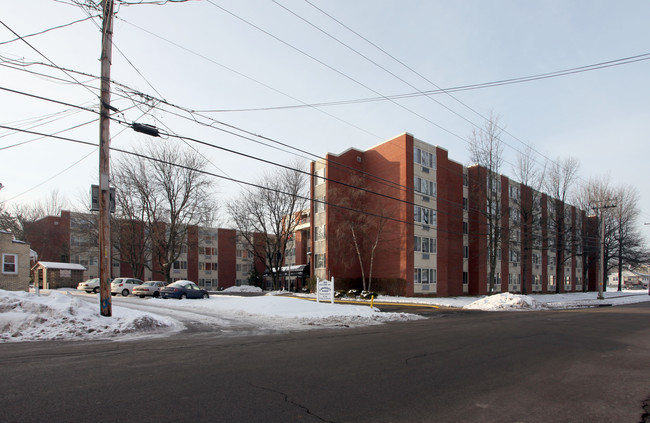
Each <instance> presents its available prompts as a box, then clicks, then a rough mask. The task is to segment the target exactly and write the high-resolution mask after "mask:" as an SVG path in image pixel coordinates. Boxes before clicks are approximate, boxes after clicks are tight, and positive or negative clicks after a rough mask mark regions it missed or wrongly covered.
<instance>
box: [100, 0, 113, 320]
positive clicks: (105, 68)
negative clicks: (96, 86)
mask: <svg viewBox="0 0 650 423" xmlns="http://www.w3.org/2000/svg"><path fill="white" fill-rule="evenodd" d="M102 10H103V19H102V55H101V58H100V60H101V67H102V71H101V75H102V80H101V94H100V102H99V103H100V104H99V279H100V283H99V287H100V302H99V308H100V313H101V315H102V316H106V317H110V316H111V315H112V309H111V285H110V278H111V266H112V263H111V228H110V215H111V214H110V147H111V135H110V122H111V121H110V104H111V56H112V52H113V0H102Z"/></svg>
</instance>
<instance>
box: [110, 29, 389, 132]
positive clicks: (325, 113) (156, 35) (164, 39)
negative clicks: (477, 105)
mask: <svg viewBox="0 0 650 423" xmlns="http://www.w3.org/2000/svg"><path fill="white" fill-rule="evenodd" d="M116 18H117V19H119V20H121V21H122V22H124V23H126V24H128V25H131V26H133V27H135V28H137V29H139V30H141V31H143V32H146V33H147V34H149V35H151V36H153V37H156V38H158V39H160V40H163V41H165V42H167V43H169V44H171V45H173V46H175V47H177V48H179V49H181V50H183V51H186V52H188V53H190V54H193V55H195V56H197V57H200V58H201V59H204V60H206V61H208V62H210V63H212V64H214V65H217V66H219V67H221V68H223V69H225V70H227V71H229V72H232V73H234V74H236V75H238V76H240V77H242V78H245V79H247V80H249V81H252V82H254V83H256V84H258V85H261V86H263V87H265V88H267V89H269V90H271V91H273V92H276V93H278V94H281V95H283V96H285V97H287V98H289V99H291V100H294V101H297V102H299V103H301V104H304V105H307V103H306V102H304V101H302V100H300V99H298V98H296V97H294V96H291V95H290V94H287V93H285V92H284V91H281V90H278V89H277V88H274V87H272V86H270V85H268V84H265V83H264V82H261V81H259V80H257V79H255V78H253V77H251V76H248V75H246V74H244V73H242V72H239V71H237V70H235V69H233V68H231V67H229V66H226V65H224V64H222V63H219V62H217V61H216V60H214V59H211V58H209V57H207V56H205V55H203V54H201V53H198V52H196V51H194V50H192V49H190V48H187V47H185V46H182V45H181V44H178V43H176V42H174V41H171V40H169V39H167V38H165V37H163V36H161V35H158V34H155V33H153V32H151V31H149V30H147V29H144V28H142V27H141V26H138V25H136V24H133V23H131V22H129V21H127V20H125V19H123V18H120V17H116ZM307 107H310V106H307ZM311 108H312V109H314V110H316V111H318V112H319V113H322V114H324V115H327V116H329V117H331V118H332V119H335V120H338V121H339V122H341V123H343V124H345V125H347V126H350V127H351V128H354V129H357V130H358V131H361V132H364V133H366V134H368V135H370V136H372V137H374V138H377V139H383V137H381V136H379V135H377V134H373V133H372V132H369V131H368V130H366V129H363V128H361V127H359V126H357V125H355V124H353V123H351V122H348V121H346V120H345V119H342V118H340V117H338V116H336V115H333V114H331V113H328V112H326V111H324V110H321V109H319V108H317V107H311Z"/></svg>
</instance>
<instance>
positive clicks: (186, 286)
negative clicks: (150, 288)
mask: <svg viewBox="0 0 650 423" xmlns="http://www.w3.org/2000/svg"><path fill="white" fill-rule="evenodd" d="M160 295H162V297H163V298H165V299H167V298H179V299H181V300H182V299H184V298H209V297H210V294H208V291H206V290H205V289H203V288H200V287H199V286H198V285H197V284H195V283H194V282H192V281H186V280H180V281H176V282H172V283H170V284H169V285H167V286H166V287H164V288H162V289H161V290H160Z"/></svg>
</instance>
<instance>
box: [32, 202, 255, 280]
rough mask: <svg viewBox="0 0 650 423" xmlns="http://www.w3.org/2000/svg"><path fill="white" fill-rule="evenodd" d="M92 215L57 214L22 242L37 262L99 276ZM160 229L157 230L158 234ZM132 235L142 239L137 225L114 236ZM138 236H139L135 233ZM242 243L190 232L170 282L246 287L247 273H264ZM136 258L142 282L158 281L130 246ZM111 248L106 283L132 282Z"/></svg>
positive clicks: (215, 232) (152, 264)
mask: <svg viewBox="0 0 650 423" xmlns="http://www.w3.org/2000/svg"><path fill="white" fill-rule="evenodd" d="M92 222H93V218H92V215H89V214H85V213H73V212H69V211H65V210H64V211H62V212H61V215H60V216H47V217H45V218H43V219H40V220H38V221H36V222H33V223H31V224H29V225H27V227H26V228H25V236H26V238H27V239H30V240H33V242H32V246H33V249H34V250H35V251H36V252H37V253H38V254H39V257H40V259H41V260H43V261H55V262H65V263H67V262H69V263H76V264H81V265H83V266H84V267H86V269H87V270H86V272H85V274H84V277H85V278H87V279H89V278H94V277H97V275H98V274H99V266H98V243H97V235H96V233H95V232H94V231H93V229H92V228H93V224H92ZM163 229H164V225H161V226H160V228H159V230H163ZM132 231H136V236H135V237H129V238H133V239H138V237H140V238H143V237H144V235H143V234H144V232H143V231H144V228H142V226H141V225H135V226H129V227H128V229H127V227H126V226H122V227H120V228H119V230H118V231H117V232H121V235H125V233H126V232H128V233H131V232H132ZM138 231H140V232H138ZM244 245H245V244H244V243H243V238H242V237H241V235H238V234H237V231H235V230H233V229H222V228H203V227H196V226H192V227H189V228H188V230H187V235H186V236H185V240H184V242H183V245H182V247H181V248H182V249H181V254H180V256H179V258H178V260H176V261H175V262H174V263H173V264H172V269H171V275H170V276H171V278H172V279H173V280H179V279H189V280H192V281H195V282H196V283H197V284H198V285H200V286H202V287H205V288H207V289H213V290H214V289H219V288H228V287H230V286H234V285H242V284H243V285H246V284H247V283H248V278H249V275H250V273H251V270H252V269H253V268H255V269H257V271H258V272H260V273H263V272H264V265H263V263H261V261H260V260H259V259H256V258H255V257H254V256H253V254H252V252H251V251H250V248H246V247H244ZM136 247H137V248H136V254H139V255H140V256H141V260H142V263H141V264H142V265H143V266H144V275H143V277H144V279H145V280H161V279H164V276H163V274H162V272H161V271H160V269H161V268H160V265H159V264H158V263H157V262H156V260H153V261H152V260H151V258H150V257H147V255H146V254H145V252H144V246H142V245H140V246H136ZM124 254H125V253H124V252H122V253H120V251H119V249H118V248H115V247H114V248H113V261H112V269H111V276H112V277H120V276H122V277H133V276H134V271H133V269H132V268H131V265H130V264H129V260H127V259H126V257H124Z"/></svg>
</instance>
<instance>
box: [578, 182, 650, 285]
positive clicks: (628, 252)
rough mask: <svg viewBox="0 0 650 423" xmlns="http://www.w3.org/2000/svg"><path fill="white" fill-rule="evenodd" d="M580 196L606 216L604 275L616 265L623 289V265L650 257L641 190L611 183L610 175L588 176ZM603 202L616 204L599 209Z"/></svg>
mask: <svg viewBox="0 0 650 423" xmlns="http://www.w3.org/2000/svg"><path fill="white" fill-rule="evenodd" d="M577 199H578V201H579V202H580V204H581V205H582V206H583V207H585V208H593V209H599V211H600V216H599V218H600V219H604V226H605V233H604V245H603V258H604V263H603V269H605V274H604V275H603V279H605V280H606V278H607V276H606V275H607V274H608V273H609V272H610V271H611V270H613V269H617V272H618V281H619V283H618V290H619V291H620V290H622V280H623V277H622V276H623V275H622V273H623V268H625V267H627V268H630V269H632V268H634V267H636V266H638V265H640V264H643V263H647V262H648V261H649V260H650V251H648V249H647V247H646V245H645V242H644V240H643V236H642V235H641V232H640V230H639V227H638V217H639V209H638V192H637V191H636V190H635V189H634V188H633V187H631V186H619V187H615V186H612V185H611V183H610V178H609V177H599V178H593V179H591V180H589V181H588V182H587V183H586V184H585V185H584V186H583V187H582V189H581V190H580V191H579V193H578V196H577ZM603 204H615V205H616V207H613V208H607V209H600V206H602V205H603ZM604 286H607V284H606V283H604ZM605 289H606V288H605Z"/></svg>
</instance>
